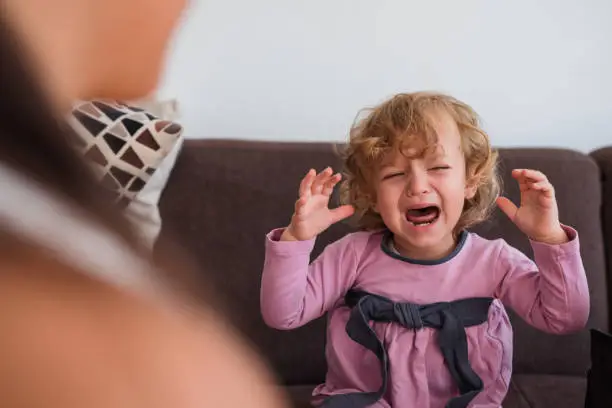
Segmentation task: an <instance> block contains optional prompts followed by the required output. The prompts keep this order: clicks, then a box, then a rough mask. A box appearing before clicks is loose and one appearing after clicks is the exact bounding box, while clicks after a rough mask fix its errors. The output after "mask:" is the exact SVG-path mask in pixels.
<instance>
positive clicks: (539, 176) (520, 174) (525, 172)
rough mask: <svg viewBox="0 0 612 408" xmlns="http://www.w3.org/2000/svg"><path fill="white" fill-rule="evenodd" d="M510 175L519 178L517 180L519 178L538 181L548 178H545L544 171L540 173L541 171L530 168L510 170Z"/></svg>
mask: <svg viewBox="0 0 612 408" xmlns="http://www.w3.org/2000/svg"><path fill="white" fill-rule="evenodd" d="M512 176H513V177H514V178H515V179H517V180H519V182H520V181H521V180H525V181H527V180H528V181H532V182H538V181H547V180H548V179H547V178H546V175H545V174H544V173H542V172H541V171H538V170H531V169H514V170H512Z"/></svg>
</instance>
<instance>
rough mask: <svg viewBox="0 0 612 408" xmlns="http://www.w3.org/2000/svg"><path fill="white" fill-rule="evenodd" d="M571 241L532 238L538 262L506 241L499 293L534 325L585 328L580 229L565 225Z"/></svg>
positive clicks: (560, 330)
mask: <svg viewBox="0 0 612 408" xmlns="http://www.w3.org/2000/svg"><path fill="white" fill-rule="evenodd" d="M563 228H564V230H565V232H566V233H567V235H568V238H569V242H566V243H564V244H561V245H548V244H544V243H540V242H535V241H531V246H532V248H533V253H534V258H535V263H534V262H532V261H531V260H530V259H529V258H528V257H526V256H525V255H524V254H523V253H522V252H520V251H519V250H517V249H516V248H513V247H511V246H510V245H508V244H505V243H504V246H503V247H502V249H501V252H500V254H499V265H500V266H501V267H502V268H503V273H504V276H503V278H502V279H501V283H500V285H499V287H498V289H497V294H496V295H497V297H498V298H500V299H501V300H502V302H503V303H504V304H506V305H508V306H509V307H510V308H512V309H513V310H514V311H515V312H516V313H517V314H518V315H519V316H521V317H522V318H523V319H525V321H527V323H529V324H531V325H532V326H534V327H536V328H538V329H540V330H543V331H546V332H550V333H557V334H561V333H568V332H572V331H576V330H580V329H582V328H583V327H584V326H585V324H586V321H587V319H588V317H589V307H590V306H589V305H590V299H589V288H588V284H587V279H586V273H585V271H584V266H583V264H582V259H581V257H580V244H579V240H578V233H577V232H576V230H574V229H573V228H571V227H567V226H563Z"/></svg>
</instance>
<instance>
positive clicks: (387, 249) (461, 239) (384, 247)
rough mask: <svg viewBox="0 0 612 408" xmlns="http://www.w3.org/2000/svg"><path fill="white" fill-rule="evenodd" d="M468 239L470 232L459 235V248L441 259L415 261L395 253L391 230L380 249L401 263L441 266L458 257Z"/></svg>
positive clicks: (384, 237)
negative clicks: (391, 244) (392, 245)
mask: <svg viewBox="0 0 612 408" xmlns="http://www.w3.org/2000/svg"><path fill="white" fill-rule="evenodd" d="M467 237H468V232H467V231H465V230H463V231H461V233H459V240H458V241H457V246H456V247H455V249H453V252H451V253H450V254H448V255H447V256H445V257H444V258H441V259H413V258H408V257H406V256H403V255H400V254H398V253H395V252H393V251H392V250H391V248H390V247H389V242H390V240H391V239H393V233H392V232H391V231H389V230H387V231H385V233H384V235H383V239H382V242H381V243H380V247H381V249H382V250H383V252H384V253H385V254H387V255H389V256H390V257H391V258H395V259H399V260H400V261H404V262H408V263H411V264H416V265H440V264H443V263H444V262H448V261H450V260H451V259H453V258H454V257H455V256H457V254H458V253H459V252H460V251H461V248H463V245H464V244H465V241H466V240H467Z"/></svg>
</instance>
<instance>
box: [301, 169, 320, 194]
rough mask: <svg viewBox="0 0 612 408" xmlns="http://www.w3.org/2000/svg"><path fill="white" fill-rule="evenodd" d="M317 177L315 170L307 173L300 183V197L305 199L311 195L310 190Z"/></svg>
mask: <svg viewBox="0 0 612 408" xmlns="http://www.w3.org/2000/svg"><path fill="white" fill-rule="evenodd" d="M315 175H316V172H315V171H314V169H310V170H308V173H306V175H305V176H304V178H303V179H302V182H301V183H300V190H299V193H300V197H304V196H306V195H309V194H310V189H311V188H312V182H313V181H314V179H315Z"/></svg>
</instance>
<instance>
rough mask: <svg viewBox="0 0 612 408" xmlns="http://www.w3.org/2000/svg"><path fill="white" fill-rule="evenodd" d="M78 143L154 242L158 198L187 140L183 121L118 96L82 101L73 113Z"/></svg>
mask: <svg viewBox="0 0 612 408" xmlns="http://www.w3.org/2000/svg"><path fill="white" fill-rule="evenodd" d="M69 123H70V125H71V126H72V128H73V129H74V130H75V131H76V135H77V138H76V140H75V141H74V146H75V147H76V148H77V150H78V151H79V152H80V154H82V155H83V156H84V157H85V158H86V159H87V160H88V161H89V162H90V163H91V165H92V167H93V169H94V172H95V174H97V176H98V179H99V181H100V182H101V184H102V185H103V186H104V187H105V188H106V189H107V190H108V191H109V192H111V193H112V194H113V196H114V198H115V200H116V202H117V203H118V205H119V206H121V208H124V209H125V211H126V215H127V216H128V218H129V219H131V220H132V221H133V222H135V224H136V225H137V226H138V227H139V231H140V232H141V235H142V238H143V239H144V240H145V243H146V244H147V245H148V246H149V247H152V245H153V244H154V243H155V240H156V239H157V236H158V235H159V231H160V229H161V217H160V215H159V209H158V202H159V198H160V196H161V193H162V191H163V189H164V188H165V186H166V183H167V181H168V177H169V176H170V173H171V171H172V168H173V167H174V163H175V161H176V158H177V156H178V153H179V151H180V148H181V146H182V142H183V138H182V133H183V127H182V126H181V125H179V124H178V123H176V122H172V121H168V120H163V119H159V118H157V117H155V116H154V115H152V114H151V113H150V112H147V111H145V110H143V109H142V108H138V107H134V106H130V105H127V104H124V103H120V102H116V101H88V102H79V103H78V104H76V106H75V107H74V108H73V110H72V114H71V115H70V116H69Z"/></svg>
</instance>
